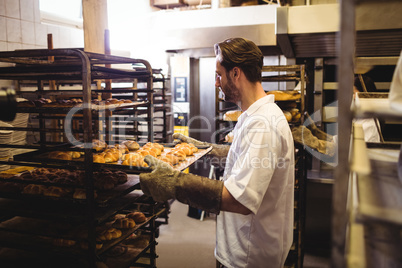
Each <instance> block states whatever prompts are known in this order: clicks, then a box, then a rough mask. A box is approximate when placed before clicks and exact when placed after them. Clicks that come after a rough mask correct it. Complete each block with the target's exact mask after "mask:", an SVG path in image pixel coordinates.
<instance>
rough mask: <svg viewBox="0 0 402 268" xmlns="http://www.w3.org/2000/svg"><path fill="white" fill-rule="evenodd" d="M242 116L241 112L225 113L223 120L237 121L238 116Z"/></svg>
mask: <svg viewBox="0 0 402 268" xmlns="http://www.w3.org/2000/svg"><path fill="white" fill-rule="evenodd" d="M241 114H242V111H227V112H226V113H225V114H224V115H223V120H225V121H237V119H238V118H239V116H240V115H241Z"/></svg>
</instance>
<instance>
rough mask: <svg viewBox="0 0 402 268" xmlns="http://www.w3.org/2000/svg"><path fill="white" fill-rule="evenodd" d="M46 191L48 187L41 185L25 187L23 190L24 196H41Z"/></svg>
mask: <svg viewBox="0 0 402 268" xmlns="http://www.w3.org/2000/svg"><path fill="white" fill-rule="evenodd" d="M45 190H46V186H44V185H39V184H28V185H27V186H25V187H24V189H23V190H22V193H23V194H35V195H41V194H43V192H44V191H45Z"/></svg>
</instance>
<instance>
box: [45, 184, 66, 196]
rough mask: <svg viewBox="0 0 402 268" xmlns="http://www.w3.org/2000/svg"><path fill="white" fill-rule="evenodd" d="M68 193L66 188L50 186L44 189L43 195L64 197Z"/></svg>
mask: <svg viewBox="0 0 402 268" xmlns="http://www.w3.org/2000/svg"><path fill="white" fill-rule="evenodd" d="M66 194H68V191H67V190H66V189H64V188H61V187H57V186H50V187H48V188H46V189H45V190H44V191H43V195H45V196H52V197H62V196H65V195H66Z"/></svg>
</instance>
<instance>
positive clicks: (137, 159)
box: [121, 153, 148, 167]
mask: <svg viewBox="0 0 402 268" xmlns="http://www.w3.org/2000/svg"><path fill="white" fill-rule="evenodd" d="M121 164H122V165H125V166H137V167H147V166H148V164H147V163H146V162H145V161H144V157H143V156H142V155H140V154H132V153H130V154H126V155H125V160H123V162H122V163H121Z"/></svg>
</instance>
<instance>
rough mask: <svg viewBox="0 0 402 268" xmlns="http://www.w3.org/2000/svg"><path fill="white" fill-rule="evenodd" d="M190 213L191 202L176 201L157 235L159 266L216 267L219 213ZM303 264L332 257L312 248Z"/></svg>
mask: <svg viewBox="0 0 402 268" xmlns="http://www.w3.org/2000/svg"><path fill="white" fill-rule="evenodd" d="M187 213H188V206H187V205H183V204H181V203H179V202H177V201H175V202H173V203H172V205H171V213H170V214H169V224H167V225H162V226H161V227H160V235H159V237H158V239H157V241H158V245H157V247H156V249H157V254H158V255H159V257H158V259H157V267H158V268H181V267H192V268H209V267H211V268H213V267H215V265H216V262H215V257H214V248H215V215H213V214H211V215H209V216H207V217H205V218H204V220H203V221H200V220H199V219H194V218H191V217H188V216H187ZM303 267H306V268H327V267H330V264H329V258H328V256H326V254H322V253H319V252H315V253H311V252H308V253H307V254H305V257H304V266H303Z"/></svg>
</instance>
